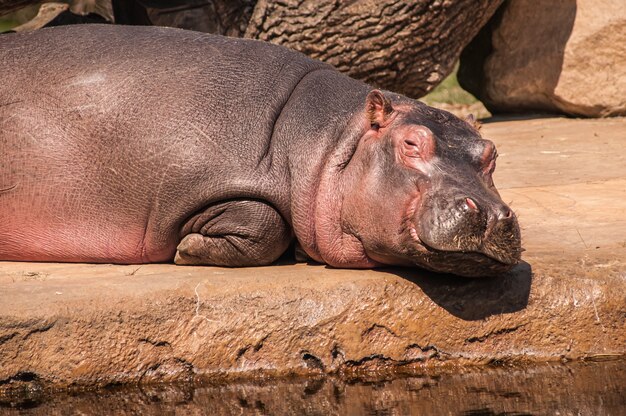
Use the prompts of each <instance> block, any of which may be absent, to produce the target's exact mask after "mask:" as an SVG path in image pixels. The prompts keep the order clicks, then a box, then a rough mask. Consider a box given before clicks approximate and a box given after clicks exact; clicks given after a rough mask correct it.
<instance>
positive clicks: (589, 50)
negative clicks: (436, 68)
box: [458, 0, 626, 117]
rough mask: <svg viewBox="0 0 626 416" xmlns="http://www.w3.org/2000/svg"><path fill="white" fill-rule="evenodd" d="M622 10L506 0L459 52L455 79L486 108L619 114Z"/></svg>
mask: <svg viewBox="0 0 626 416" xmlns="http://www.w3.org/2000/svg"><path fill="white" fill-rule="evenodd" d="M625 40H626V8H624V7H623V4H621V3H620V2H616V1H612V0H599V1H593V0H578V1H572V0H558V1H550V2H542V3H541V5H540V6H539V5H538V4H537V3H536V2H531V1H524V0H510V1H508V2H506V3H504V4H503V5H502V7H501V8H500V9H499V10H498V12H497V13H496V14H495V15H494V17H493V18H492V19H491V21H490V22H489V23H488V24H487V25H486V26H485V27H484V28H483V29H482V30H481V32H480V34H479V35H478V36H477V37H476V38H475V39H474V40H473V41H472V42H471V43H470V45H468V47H467V48H466V49H465V50H464V52H463V54H462V56H461V66H460V70H459V74H458V77H459V82H460V83H461V85H462V86H463V87H464V88H465V89H467V90H468V91H470V92H471V93H472V94H474V95H475V96H476V97H478V98H479V99H480V100H481V101H483V102H484V103H485V105H486V106H487V108H488V109H489V110H490V111H491V112H529V111H531V112H537V111H539V112H553V113H564V114H570V115H578V116H587V117H605V116H616V115H626V99H625V94H626V77H625V76H624V74H626V41H625Z"/></svg>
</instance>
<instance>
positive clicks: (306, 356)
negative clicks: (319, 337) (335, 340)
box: [301, 351, 325, 372]
mask: <svg viewBox="0 0 626 416" xmlns="http://www.w3.org/2000/svg"><path fill="white" fill-rule="evenodd" d="M301 354H302V360H303V361H304V364H305V365H306V367H307V368H312V369H316V370H320V371H322V372H323V371H324V369H325V366H324V363H323V362H322V360H321V359H319V358H318V357H316V356H315V355H313V354H311V353H310V352H308V351H302V352H301Z"/></svg>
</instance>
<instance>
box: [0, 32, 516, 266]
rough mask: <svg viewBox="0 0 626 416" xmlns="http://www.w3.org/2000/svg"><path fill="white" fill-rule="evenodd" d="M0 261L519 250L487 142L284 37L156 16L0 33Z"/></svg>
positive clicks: (330, 257) (503, 260) (354, 259)
mask: <svg viewBox="0 0 626 416" xmlns="http://www.w3.org/2000/svg"><path fill="white" fill-rule="evenodd" d="M0 73H1V74H2V83H1V84H0V154H1V155H2V159H1V163H0V259H3V260H25V261H75V262H114V263H145V262H166V261H172V260H173V259H174V261H175V262H176V263H178V264H214V265H226V266H250V265H265V264H270V263H272V262H273V261H275V260H276V259H277V258H278V257H279V256H280V255H281V254H282V253H283V252H284V251H285V250H286V249H287V247H288V245H289V244H290V243H291V242H292V241H293V239H294V238H296V239H297V241H298V244H299V245H300V246H301V247H302V249H303V250H304V251H305V252H306V253H307V254H308V255H309V256H310V257H311V258H313V259H314V260H316V261H319V262H324V263H327V264H329V265H331V266H335V267H360V268H365V267H377V266H381V265H386V264H392V265H405V266H415V265H417V266H420V267H424V268H427V269H431V270H434V271H441V272H453V273H456V274H459V275H464V276H487V275H494V274H498V273H501V272H504V271H506V270H508V269H510V268H511V267H512V266H513V265H514V264H516V263H517V262H518V261H519V258H520V252H521V247H520V235H519V228H518V224H517V220H516V218H515V215H514V214H513V213H512V212H511V211H510V210H509V208H508V207H506V205H504V203H503V202H502V201H501V199H500V197H499V196H498V194H497V191H496V190H495V188H494V187H493V183H492V182H491V172H492V171H493V168H494V167H495V164H494V161H495V149H494V147H493V145H492V144H491V143H490V142H488V141H485V140H482V139H481V138H480V135H479V133H478V132H477V131H476V130H475V129H474V127H473V126H472V125H471V124H470V123H468V122H465V121H463V120H460V119H458V118H456V117H454V116H452V115H451V114H449V113H446V112H443V111H439V110H435V109H432V108H430V107H427V106H425V105H424V104H422V103H419V102H416V101H413V100H410V99H408V98H405V97H402V96H399V95H396V94H392V93H388V92H385V93H382V92H379V91H376V90H372V88H371V87H369V86H367V85H365V84H363V83H361V82H358V81H355V80H353V79H350V78H348V77H346V76H344V75H342V74H340V73H338V72H337V71H335V70H334V69H332V68H331V67H329V66H327V65H325V64H323V63H320V62H317V61H314V60H311V59H308V58H306V57H305V56H303V55H301V54H299V53H296V52H293V51H290V50H288V49H286V48H282V47H279V46H273V45H269V44H266V43H262V42H257V41H250V40H242V39H229V38H224V37H219V36H213V35H205V34H200V33H196V32H188V31H182V30H176V29H166V28H156V27H124V26H99V25H91V26H69V27H58V28H50V29H42V30H40V31H36V32H32V33H26V34H10V35H5V36H3V37H2V40H1V42H0Z"/></svg>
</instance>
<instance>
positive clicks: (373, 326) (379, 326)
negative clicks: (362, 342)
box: [361, 324, 399, 338]
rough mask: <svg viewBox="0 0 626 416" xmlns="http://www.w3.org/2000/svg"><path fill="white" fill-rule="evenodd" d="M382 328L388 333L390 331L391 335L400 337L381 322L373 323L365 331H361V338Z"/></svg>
mask: <svg viewBox="0 0 626 416" xmlns="http://www.w3.org/2000/svg"><path fill="white" fill-rule="evenodd" d="M377 328H378V329H382V330H384V331H386V332H388V333H390V334H391V335H393V336H394V337H396V338H399V336H398V335H397V334H396V333H395V332H393V331H392V330H391V329H389V328H388V327H387V326H385V325H381V324H372V325H371V326H370V327H369V328H367V329H366V330H365V331H363V332H362V333H361V338H365V337H366V336H368V335H369V334H371V333H372V331H374V330H376V329H377Z"/></svg>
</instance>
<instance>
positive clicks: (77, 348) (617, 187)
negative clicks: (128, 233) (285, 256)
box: [0, 119, 626, 389]
mask: <svg viewBox="0 0 626 416" xmlns="http://www.w3.org/2000/svg"><path fill="white" fill-rule="evenodd" d="M542 129H543V130H542ZM625 129H626V122H625V120H624V119H616V120H611V121H610V122H597V121H587V120H565V119H555V120H553V119H542V120H532V121H508V122H498V123H492V124H487V125H485V126H484V135H485V137H487V138H490V139H492V140H494V141H495V142H496V144H497V145H498V146H499V149H500V153H501V158H500V160H499V163H500V165H499V168H498V177H497V178H496V181H497V183H498V184H499V185H500V189H501V191H502V192H501V193H502V194H503V197H504V198H505V200H507V201H511V200H512V201H513V207H514V209H516V211H517V212H518V214H519V216H520V221H521V224H522V229H523V235H524V241H525V247H526V248H527V252H526V253H525V257H524V259H525V262H524V263H523V264H521V265H520V266H518V267H517V268H516V269H514V271H513V272H511V273H509V274H508V275H506V276H502V277H500V278H494V279H479V280H471V279H463V278H456V277H451V276H443V275H436V274H432V273H426V272H421V271H417V270H409V269H388V270H370V271H360V270H334V269H329V268H327V267H325V266H319V265H306V264H296V265H278V266H272V267H263V268H253V269H251V268H248V269H223V268H212V267H177V266H174V265H164V264H158V265H143V266H116V265H86V264H45V263H39V264H37V263H8V262H0V389H1V388H2V386H1V385H2V384H5V385H7V382H10V381H12V380H38V381H40V382H43V383H51V384H54V385H56V386H59V387H63V386H70V385H104V384H111V383H129V382H152V381H166V380H180V379H190V378H193V377H195V376H197V375H210V376H214V377H215V376H217V377H223V378H229V377H250V376H253V375H255V374H270V375H285V374H312V373H320V372H323V373H339V374H342V373H355V372H356V373H358V372H372V371H387V370H390V371H406V372H411V371H413V370H418V369H421V368H423V367H437V366H447V365H459V364H484V363H489V362H494V361H547V360H559V359H584V358H586V359H610V358H614V357H619V356H624V355H626V220H625V219H626V187H625V186H624V183H625V182H624V181H625V180H626V163H624V158H623V157H624V156H623V153H622V155H621V156H620V155H618V154H615V153H614V150H613V149H614V148H618V147H619V146H620V144H621V146H622V149H623V145H624V144H625V142H624V140H625V139H624V138H623V131H625ZM591 132H595V133H596V134H597V135H598V134H599V136H600V138H599V139H598V141H597V142H590V141H589V139H588V137H589V135H590V133H591ZM540 135H545V136H546V137H549V139H548V138H546V139H539V136H540ZM559 137H566V140H567V141H568V142H567V143H566V144H563V143H561V145H560V146H561V147H559V149H561V150H550V149H551V146H553V145H555V144H554V141H557V140H559ZM583 142H584V143H583ZM542 149H543V150H542ZM546 149H547V150H546ZM563 149H566V150H563ZM563 151H566V152H569V153H567V154H568V156H567V157H560V156H559V155H560V154H566V153H554V152H563ZM580 160H585V161H586V162H585V163H581V162H580ZM606 160H610V161H612V163H609V164H607V163H606ZM529 166H530V167H533V169H528V170H527V171H524V167H529ZM598 166H602V170H599V169H598V168H597V167H598ZM555 169H557V170H559V169H560V170H559V171H558V172H555V171H554V170H555ZM507 175H508V176H507ZM573 175H576V178H577V179H575V178H574V176H573ZM603 175H604V176H603ZM589 177H592V178H593V179H592V182H590V183H587V182H586V180H587V178H589ZM500 178H502V179H500ZM9 384H10V383H9Z"/></svg>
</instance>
